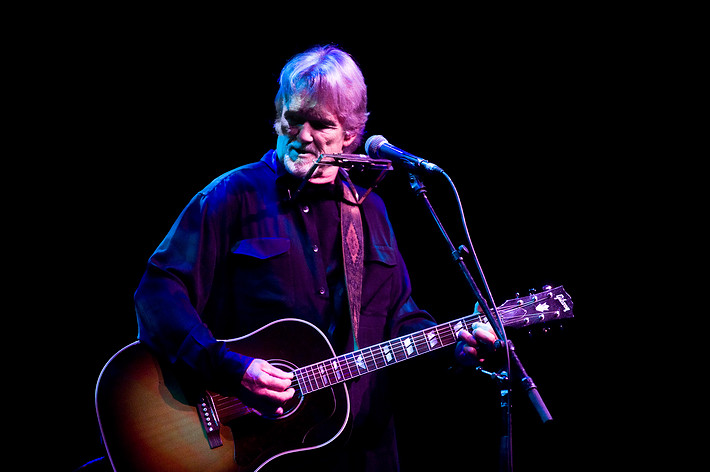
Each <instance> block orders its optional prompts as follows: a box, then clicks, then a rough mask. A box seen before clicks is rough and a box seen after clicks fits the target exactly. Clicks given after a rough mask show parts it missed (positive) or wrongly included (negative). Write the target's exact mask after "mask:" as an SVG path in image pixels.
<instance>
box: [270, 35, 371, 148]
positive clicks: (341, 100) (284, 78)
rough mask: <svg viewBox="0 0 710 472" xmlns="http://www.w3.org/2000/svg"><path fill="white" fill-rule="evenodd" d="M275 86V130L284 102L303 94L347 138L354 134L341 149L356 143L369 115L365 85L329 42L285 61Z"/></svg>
mask: <svg viewBox="0 0 710 472" xmlns="http://www.w3.org/2000/svg"><path fill="white" fill-rule="evenodd" d="M279 85H280V87H279V91H278V92H277V93H276V98H275V100H274V105H275V107H276V123H275V125H274V127H275V128H276V131H277V132H279V126H280V119H281V112H282V110H283V108H284V105H286V106H287V105H288V103H289V101H290V100H291V98H292V97H293V96H295V95H300V94H303V93H305V94H306V95H307V96H308V97H310V98H311V99H312V100H314V102H315V103H320V104H325V105H326V106H327V107H328V108H329V109H330V110H332V111H333V112H334V113H335V115H336V116H337V117H338V120H340V123H341V125H342V126H343V128H344V130H345V133H346V135H347V136H348V137H349V136H353V135H356V136H357V138H356V139H355V141H354V142H353V144H351V145H350V146H348V149H345V150H344V151H345V152H352V151H354V150H355V149H356V148H357V147H358V146H359V145H360V142H361V141H362V135H363V133H364V132H365V123H366V122H367V117H368V115H369V113H368V112H367V87H366V86H365V79H364V78H363V76H362V72H361V71H360V68H359V67H358V65H357V64H356V63H355V61H354V60H353V58H352V57H351V56H350V54H348V53H346V52H345V51H343V50H341V49H338V48H337V47H335V46H333V45H328V46H315V47H313V48H311V49H309V50H307V51H305V52H303V53H301V54H297V55H295V56H294V57H292V58H291V60H289V61H288V63H287V64H286V65H285V66H284V68H283V70H282V71H281V76H280V77H279Z"/></svg>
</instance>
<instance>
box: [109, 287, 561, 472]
mask: <svg viewBox="0 0 710 472" xmlns="http://www.w3.org/2000/svg"><path fill="white" fill-rule="evenodd" d="M572 307H573V303H572V300H571V299H570V296H569V295H568V294H567V293H566V292H565V290H564V288H563V287H562V286H559V287H556V288H551V287H550V286H546V287H544V288H543V291H542V292H540V293H537V294H531V295H529V296H526V297H521V298H516V299H512V300H507V301H506V302H505V303H503V304H502V305H501V306H500V307H499V308H498V312H499V314H500V316H501V318H502V320H503V324H504V325H505V326H506V327H514V328H515V327H525V326H532V325H535V324H539V323H546V322H549V321H555V320H561V319H565V318H572V317H573V314H572ZM485 321H486V319H485V316H484V315H482V314H473V315H470V316H466V317H463V318H459V319H456V320H453V321H449V322H447V323H443V324H440V325H438V326H434V327H431V328H427V329H424V330H422V331H418V332H416V333H413V334H409V335H406V336H402V337H399V338H396V339H392V340H389V341H385V342H382V343H379V344H376V345H374V346H370V347H366V348H364V349H359V350H357V351H354V352H350V353H348V354H343V355H336V354H335V352H334V351H333V348H332V347H331V345H330V343H329V342H328V339H327V338H326V336H325V335H324V334H323V333H322V332H321V331H320V330H319V329H318V328H316V327H315V326H314V325H312V324H311V323H308V322H306V321H303V320H299V319H295V318H288V319H281V320H278V321H275V322H272V323H269V324H267V325H266V326H264V327H262V328H260V329H258V330H256V331H254V332H252V333H250V334H247V335H246V336H243V337H240V338H236V339H229V340H226V341H225V343H226V345H227V347H228V348H229V349H230V350H233V351H235V352H239V353H241V354H245V355H249V356H252V357H255V358H261V359H265V360H267V361H269V362H270V363H271V364H273V365H275V366H276V367H279V368H281V369H283V370H286V371H290V372H293V373H294V379H293V382H292V387H293V388H294V389H295V391H296V394H295V395H294V398H293V399H292V400H291V401H290V402H289V403H288V404H287V405H285V406H284V414H283V415H281V416H277V417H270V416H265V415H262V414H260V413H259V412H258V411H256V410H254V409H253V408H251V407H249V406H248V405H246V404H244V403H243V402H242V401H241V400H239V398H236V397H229V396H222V395H220V394H218V393H215V392H210V391H207V390H205V389H204V388H201V387H200V385H199V383H198V382H195V381H194V380H191V379H190V378H189V377H188V376H186V375H185V374H184V373H180V372H177V371H175V370H174V369H173V368H172V367H171V366H170V365H169V364H168V363H167V362H165V361H163V360H162V359H160V358H159V357H158V356H156V355H154V354H153V353H152V352H151V351H150V350H149V349H148V348H147V347H146V346H145V345H143V344H141V343H140V342H138V341H136V342H134V343H132V344H129V345H128V346H126V347H124V348H123V349H121V350H120V351H118V352H117V353H116V354H115V355H114V356H113V357H111V359H110V360H109V361H108V363H107V364H106V365H105V366H104V368H103V370H102V372H101V374H100V376H99V379H98V381H97V384H96V414H97V416H98V420H99V426H100V429H101V434H102V437H103V441H104V445H105V447H106V451H107V453H108V457H109V459H110V462H111V465H112V467H113V469H114V470H115V471H117V472H129V471H132V472H138V471H151V472H156V471H170V472H178V471H186V472H198V471H199V472H254V471H257V470H260V469H262V468H263V467H264V466H266V465H267V464H269V463H271V462H272V461H278V460H279V458H281V457H282V456H285V455H288V454H292V453H297V452H300V451H307V450H312V449H317V448H321V447H324V446H326V445H328V444H330V443H331V442H333V441H334V440H335V439H336V438H337V437H338V436H340V434H341V433H342V432H343V430H344V429H345V427H346V425H347V423H348V417H349V415H350V400H349V397H348V391H347V388H346V385H345V382H347V381H348V380H350V379H354V378H356V377H359V376H361V375H365V374H368V373H370V372H374V371H376V370H379V369H383V368H385V367H388V366H391V365H394V364H397V363H399V362H402V361H405V360H407V359H410V358H413V357H416V356H419V355H422V354H426V353H428V352H432V351H435V350H437V349H441V348H443V347H446V346H450V345H452V344H454V343H455V342H456V341H457V335H458V332H459V331H461V330H462V329H464V328H465V329H468V330H470V329H471V325H472V324H473V323H475V322H485ZM282 460H283V459H282Z"/></svg>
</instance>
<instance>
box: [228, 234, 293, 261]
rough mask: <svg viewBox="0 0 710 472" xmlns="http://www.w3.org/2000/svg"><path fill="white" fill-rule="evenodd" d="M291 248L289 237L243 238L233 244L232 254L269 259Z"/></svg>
mask: <svg viewBox="0 0 710 472" xmlns="http://www.w3.org/2000/svg"><path fill="white" fill-rule="evenodd" d="M290 248H291V240H290V239H288V238H251V239H242V240H241V241H238V242H237V244H235V245H234V246H232V254H236V255H240V254H241V255H244V256H250V257H255V258H257V259H269V258H271V257H276V256H279V255H281V254H284V253H287V252H288V250H289V249H290Z"/></svg>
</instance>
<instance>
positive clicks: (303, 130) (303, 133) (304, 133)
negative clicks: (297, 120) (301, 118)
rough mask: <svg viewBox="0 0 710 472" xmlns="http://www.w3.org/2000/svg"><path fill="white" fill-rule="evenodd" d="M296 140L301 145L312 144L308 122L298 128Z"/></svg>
mask: <svg viewBox="0 0 710 472" xmlns="http://www.w3.org/2000/svg"><path fill="white" fill-rule="evenodd" d="M297 138H298V140H299V141H300V142H302V143H311V142H313V127H312V126H311V124H310V123H309V122H307V121H306V122H305V123H303V124H302V125H301V126H300V129H299V130H298V136H297Z"/></svg>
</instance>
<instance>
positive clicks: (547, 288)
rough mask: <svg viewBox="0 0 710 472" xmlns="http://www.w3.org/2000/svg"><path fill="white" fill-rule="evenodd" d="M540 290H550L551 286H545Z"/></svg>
mask: <svg viewBox="0 0 710 472" xmlns="http://www.w3.org/2000/svg"><path fill="white" fill-rule="evenodd" d="M542 290H543V291H548V290H552V285H545V286H543V287H542Z"/></svg>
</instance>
